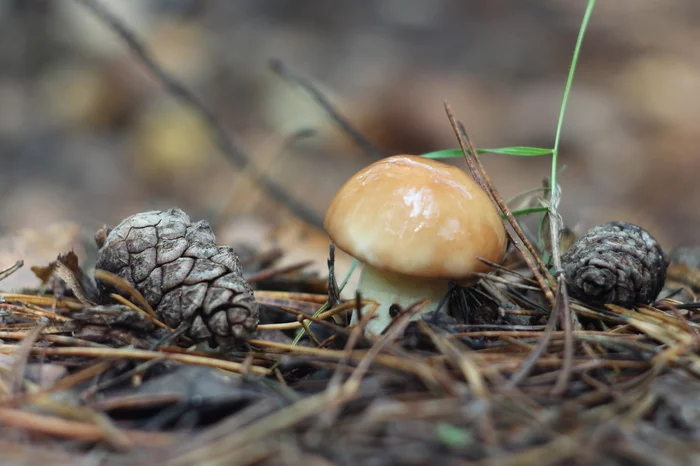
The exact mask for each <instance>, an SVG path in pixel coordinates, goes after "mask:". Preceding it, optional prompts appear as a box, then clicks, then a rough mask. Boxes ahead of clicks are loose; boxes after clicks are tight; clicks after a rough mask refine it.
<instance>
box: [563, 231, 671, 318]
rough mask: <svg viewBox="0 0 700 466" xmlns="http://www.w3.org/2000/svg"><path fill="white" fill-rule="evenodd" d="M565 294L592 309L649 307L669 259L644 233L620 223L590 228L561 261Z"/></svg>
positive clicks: (657, 244)
mask: <svg viewBox="0 0 700 466" xmlns="http://www.w3.org/2000/svg"><path fill="white" fill-rule="evenodd" d="M562 267H563V268H564V273H565V276H566V281H567V284H568V285H569V293H570V294H571V295H572V296H573V297H575V298H577V299H580V300H581V301H583V302H585V303H588V304H591V305H602V304H618V305H620V306H625V307H631V306H633V305H635V304H649V303H651V302H652V301H654V299H656V297H657V296H658V294H659V292H660V291H661V288H662V287H663V285H664V281H665V280H666V269H667V268H668V259H667V258H666V256H665V255H664V252H663V250H662V249H661V246H659V243H658V242H657V241H656V240H655V239H654V238H653V237H652V236H651V235H650V234H649V233H647V232H646V231H645V230H644V229H642V228H641V227H639V226H637V225H633V224H631V223H625V222H609V223H604V224H602V225H598V226H596V227H593V228H591V229H590V230H588V232H587V233H586V234H585V235H583V236H582V237H581V238H579V239H578V240H577V241H576V242H575V243H574V244H573V246H571V249H569V251H567V252H566V254H564V255H563V256H562Z"/></svg>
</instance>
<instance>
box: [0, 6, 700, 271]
mask: <svg viewBox="0 0 700 466" xmlns="http://www.w3.org/2000/svg"><path fill="white" fill-rule="evenodd" d="M102 4H103V5H105V6H107V7H108V8H109V9H110V10H111V11H112V12H113V13H114V14H115V15H116V16H117V17H118V18H120V19H121V20H122V21H123V22H124V23H125V24H127V25H129V27H130V28H132V29H133V31H134V32H135V33H136V34H137V35H138V36H139V38H140V39H141V40H142V41H143V43H144V44H145V45H146V47H147V48H148V49H149V50H150V51H151V52H152V53H153V55H154V56H155V58H156V60H157V61H158V62H159V63H160V64H161V65H162V66H163V68H164V69H166V70H167V71H168V72H169V73H171V74H172V75H173V76H175V77H177V79H178V80H180V81H182V82H183V83H184V84H186V86H187V87H188V88H189V89H191V90H192V91H193V92H194V93H195V94H196V95H197V96H198V97H199V98H200V99H201V101H202V102H203V103H204V104H205V105H206V106H207V107H208V108H209V109H210V110H211V111H212V112H213V113H214V114H216V115H217V117H218V118H219V119H220V121H221V122H222V124H223V125H224V126H225V127H226V128H227V130H228V131H229V132H230V134H231V135H232V137H234V138H235V140H236V141H237V143H238V144H239V145H240V146H241V147H242V148H243V149H244V150H245V152H246V153H247V154H248V155H249V156H250V157H251V159H252V160H253V161H254V163H255V164H256V166H257V167H259V168H260V169H262V170H264V171H265V172H266V173H267V174H268V175H269V176H270V177H271V178H274V179H276V180H278V182H279V183H280V184H282V185H283V186H285V187H286V189H288V190H289V192H290V193H291V194H292V195H294V196H295V197H296V198H298V199H300V200H301V201H303V202H304V203H305V204H306V205H307V206H308V207H309V208H311V209H313V210H314V211H315V212H317V213H318V215H319V216H322V215H323V213H324V211H325V208H326V207H327V205H328V203H329V202H330V199H331V197H332V195H333V194H334V193H335V191H336V190H337V189H338V188H339V187H340V186H341V184H342V183H343V182H344V181H345V180H346V179H347V178H348V177H349V176H350V175H351V174H353V173H354V172H355V171H357V170H358V169H360V168H361V167H363V166H365V165H367V164H369V163H371V162H372V161H373V160H374V158H373V156H372V155H370V154H367V153H364V152H363V151H362V150H360V149H358V147H357V146H355V145H354V144H353V143H352V142H351V140H350V139H349V138H348V137H347V135H346V134H344V133H343V132H341V131H340V130H339V129H338V127H337V125H335V124H334V123H333V121H331V120H330V119H329V118H328V117H327V116H326V114H325V113H324V112H323V111H322V110H321V109H320V108H319V107H318V105H316V104H315V103H314V102H313V100H312V99H311V98H309V96H308V94H307V93H305V92H304V91H303V90H301V89H300V88H299V87H298V86H294V85H290V83H289V82H287V81H285V80H283V79H282V78H280V77H279V76H278V75H276V74H275V73H273V72H272V71H271V70H270V66H269V63H270V60H271V59H280V60H282V61H283V62H284V63H285V64H286V66H287V67H289V68H290V69H291V70H293V71H294V72H295V73H296V74H298V75H300V76H303V77H305V78H307V79H310V80H311V81H312V82H313V83H314V85H315V86H317V87H318V89H320V90H321V91H322V92H323V93H324V94H325V95H326V96H327V97H328V98H329V99H330V100H331V101H332V102H333V104H334V105H335V106H336V107H337V109H338V110H339V111H340V112H341V113H342V114H343V115H344V116H345V117H346V118H347V119H348V120H349V121H350V122H351V123H352V124H354V125H355V126H356V127H357V128H358V129H359V131H360V132H361V133H362V134H363V135H365V136H366V137H367V138H368V139H369V140H371V141H372V143H373V144H374V145H375V146H376V147H378V148H379V149H380V150H381V151H382V152H383V153H385V154H387V155H389V154H395V153H411V154H419V153H424V152H429V151H435V150H440V149H446V148H453V147H456V146H457V144H456V140H455V138H454V135H453V133H452V130H451V128H450V125H449V123H448V121H447V118H446V117H445V114H444V110H443V101H444V100H447V101H449V103H450V104H451V106H452V108H453V110H454V112H455V114H456V115H457V117H458V118H459V119H461V120H462V121H463V122H464V124H465V125H466V127H467V130H468V131H469V132H470V135H471V136H472V138H473V139H474V141H475V143H476V145H477V146H478V147H502V146H509V145H532V146H540V147H551V146H552V143H553V138H554V131H555V125H556V120H557V116H558V112H559V105H560V100H561V96H562V91H563V87H564V82H565V79H566V74H567V70H568V65H569V62H570V58H571V53H572V50H573V46H574V42H575V39H576V35H577V33H578V27H579V23H580V20H581V18H582V15H583V12H584V9H585V6H586V2H585V0H576V1H573V0H536V1H535V0H532V1H525V0H470V1H465V0H371V1H370V0H367V1H355V0H334V1H332V2H329V1H325V0H268V1H259V0H235V1H226V0H209V1H206V0H119V1H109V2H108V1H105V0H103V1H102ZM307 130H312V131H313V135H309V134H305V135H306V137H296V138H295V134H297V133H299V132H300V131H302V132H303V133H302V134H304V133H308V132H307ZM210 136H211V135H210V133H209V129H208V128H207V126H206V125H205V124H203V123H202V121H201V120H200V119H199V116H198V114H197V113H195V112H193V111H192V109H191V108H189V107H186V106H183V105H181V104H180V103H179V102H178V101H177V100H176V99H174V98H173V96H172V95H170V94H168V93H167V92H166V91H165V90H164V88H163V86H162V85H161V83H160V82H159V81H157V80H155V79H154V78H153V77H152V75H151V74H149V72H148V71H147V70H146V69H145V68H144V66H143V65H142V64H141V63H140V62H139V61H138V60H137V59H136V58H135V56H134V55H133V54H132V52H131V51H130V50H129V49H128V48H127V46H126V45H125V44H124V42H123V41H122V40H121V39H119V38H118V37H117V36H116V35H115V34H114V32H113V31H112V30H110V29H109V28H108V27H107V26H106V25H105V24H104V23H103V22H101V21H99V20H97V19H96V18H95V17H94V16H93V15H92V14H91V13H90V12H89V11H87V10H86V9H85V8H84V7H83V6H82V5H80V4H79V3H78V2H75V1H73V0H2V1H0V232H1V233H2V234H3V235H7V234H10V233H11V232H15V231H18V230H20V229H26V228H32V229H34V230H35V231H39V232H40V233H42V234H50V235H58V234H59V233H57V232H61V231H65V229H61V227H56V225H57V224H58V225H61V224H64V223H70V224H72V225H73V226H75V227H76V228H77V229H78V230H81V229H85V231H94V230H95V229H96V228H98V227H100V226H101V225H103V224H108V225H114V224H116V223H118V222H119V221H120V220H121V219H122V218H124V217H126V216H128V215H131V214H133V213H136V212H139V211H143V210H149V209H153V208H167V207H171V206H179V207H181V208H183V209H185V210H186V211H187V212H188V213H189V214H190V215H191V217H192V218H193V219H207V220H209V221H211V222H212V223H213V224H214V225H215V227H216V230H217V233H218V234H219V235H221V236H220V239H221V240H222V242H228V241H234V240H235V238H236V237H240V236H245V235H249V236H251V237H252V236H255V235H257V234H258V233H260V234H262V233H261V232H263V230H264V231H268V230H265V228H268V227H274V226H279V225H280V224H282V223H284V222H287V221H288V220H289V214H288V213H287V211H286V210H285V209H284V208H283V207H281V206H280V205H279V204H278V203H276V202H274V201H271V200H270V199H268V198H266V197H265V196H264V195H261V193H260V192H259V190H258V189H257V188H256V184H255V183H254V182H251V180H250V179H247V178H246V177H245V176H243V175H241V171H240V170H239V169H238V168H237V167H236V166H234V165H233V164H232V163H231V162H230V160H228V159H227V158H226V157H225V156H223V155H222V154H221V153H220V152H219V150H218V148H217V146H216V145H215V143H214V142H213V140H212V138H211V137H210ZM699 146H700V2H697V0H646V1H644V2H639V1H638V0H614V1H600V2H598V5H597V6H596V9H595V11H594V13H593V17H592V20H591V23H590V27H589V30H588V33H587V37H586V40H585V43H584V46H583V50H582V55H581V57H580V63H579V68H578V74H577V76H576V79H575V81H574V87H573V91H572V94H571V98H570V103H569V107H568V112H567V115H566V121H565V125H564V130H563V140H562V146H561V159H560V160H561V164H562V165H566V169H565V171H563V173H562V175H561V177H560V179H559V182H560V184H561V186H562V189H563V199H562V203H561V212H562V214H563V215H564V218H565V220H566V222H567V224H568V225H569V226H571V227H573V228H574V229H575V230H576V231H578V232H582V231H583V230H585V229H586V228H588V227H590V226H592V225H594V224H596V223H601V222H603V221H607V220H627V221H632V222H636V223H638V224H640V225H642V226H645V227H646V228H648V229H649V230H650V231H652V232H653V233H654V234H655V235H656V236H657V237H658V238H659V239H660V240H661V242H662V244H663V245H664V246H665V247H666V248H671V247H674V246H676V245H679V244H687V243H698V242H700V241H699V240H700V235H698V231H700V183H699V182H698V179H699V177H700V157H699V156H698V147H699ZM486 158H487V160H486V163H487V168H488V169H489V170H490V174H491V176H492V178H493V179H494V181H495V182H496V183H497V185H498V187H499V189H500V190H501V192H502V194H503V195H504V197H506V198H509V197H512V196H515V195H516V194H518V193H521V192H523V191H526V190H528V189H531V188H537V187H539V186H541V182H542V178H543V177H545V176H548V175H549V170H550V169H549V164H550V160H549V158H548V157H539V158H515V157H508V156H502V155H490V156H486ZM452 163H456V164H459V165H462V164H463V161H462V160H458V159H456V161H454V162H452ZM243 219H248V220H247V223H246V221H244V220H243ZM261 222H262V223H261ZM261 225H262V226H261ZM51 228H54V229H55V230H51ZM81 231H82V230H81ZM318 238H320V240H319V241H320V243H321V246H319V247H320V250H321V251H324V253H325V248H327V242H324V241H323V236H322V235H321V236H318ZM3 265H9V263H8V264H4V263H3V264H0V266H3Z"/></svg>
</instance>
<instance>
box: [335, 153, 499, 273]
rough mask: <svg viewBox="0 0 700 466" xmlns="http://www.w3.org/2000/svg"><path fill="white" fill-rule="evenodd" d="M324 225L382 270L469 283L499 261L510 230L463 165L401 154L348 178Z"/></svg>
mask: <svg viewBox="0 0 700 466" xmlns="http://www.w3.org/2000/svg"><path fill="white" fill-rule="evenodd" d="M325 228H326V231H327V232H328V234H329V235H330V237H331V239H332V240H333V242H334V243H335V244H336V245H337V246H338V247H339V248H340V249H342V250H343V251H345V252H347V253H348V254H350V255H351V256H353V257H356V258H357V259H359V260H360V261H362V262H364V263H367V264H370V265H372V266H374V267H376V268H378V269H382V270H386V271H390V272H395V273H399V274H403V275H410V276H414V277H424V278H440V279H452V280H464V279H467V278H469V276H470V275H471V274H472V273H474V272H485V271H487V270H488V269H489V267H488V266H486V265H485V264H484V263H483V262H481V261H479V260H478V259H477V257H483V258H484V259H488V260H490V261H493V262H500V261H501V260H502V258H503V254H504V252H505V247H506V232H505V229H504V226H503V222H502V221H501V218H500V215H499V214H498V211H497V210H496V208H495V207H494V205H493V203H492V202H491V200H490V199H489V197H488V195H487V194H486V193H485V192H484V191H483V190H482V189H481V187H479V185H478V184H477V183H476V182H475V181H474V180H473V179H472V178H471V177H470V176H469V175H467V174H466V173H464V172H463V171H462V170H460V169H458V168H456V167H453V166H451V165H447V164H444V163H442V162H438V161H435V160H431V159H426V158H424V157H417V156H413V155H396V156H393V157H387V158H385V159H382V160H379V161H377V162H375V163H373V164H372V165H369V166H368V167H366V168H364V169H362V170H361V171H359V172H358V173H357V174H355V175H354V176H353V177H352V178H350V179H349V180H348V181H347V182H346V183H345V185H343V187H341V188H340V190H339V191H338V193H337V194H336V195H335V197H334V198H333V200H332V201H331V204H330V207H329V208H328V212H327V213H326V218H325Z"/></svg>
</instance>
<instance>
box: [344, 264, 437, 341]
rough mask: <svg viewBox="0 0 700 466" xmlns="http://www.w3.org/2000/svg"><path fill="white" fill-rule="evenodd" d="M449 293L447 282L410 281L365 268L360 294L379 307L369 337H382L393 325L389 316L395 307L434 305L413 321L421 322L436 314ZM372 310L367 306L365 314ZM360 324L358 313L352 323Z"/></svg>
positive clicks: (360, 282) (366, 328)
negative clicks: (420, 304) (430, 313)
mask: <svg viewBox="0 0 700 466" xmlns="http://www.w3.org/2000/svg"><path fill="white" fill-rule="evenodd" d="M448 289H449V285H448V282H447V280H436V279H426V278H417V277H410V276H408V275H401V274H398V273H393V272H386V271H383V270H379V269H377V268H375V267H372V266H371V265H368V264H364V266H363V268H362V273H361V274H360V281H359V283H358V285H357V291H359V292H360V294H361V295H362V298H363V299H371V300H374V301H376V302H377V303H378V304H379V307H378V308H377V309H376V311H374V313H373V317H372V319H371V320H370V321H369V322H368V323H367V326H366V327H365V335H367V336H378V335H380V334H381V333H382V331H384V329H385V328H386V327H387V326H388V325H389V324H390V323H391V321H392V317H391V315H389V308H390V307H391V305H392V304H397V305H399V306H400V307H401V309H406V308H408V307H409V306H410V305H412V304H414V303H416V302H417V301H419V300H422V299H426V298H428V299H429V300H430V302H428V304H427V305H426V306H425V307H424V308H423V310H422V311H421V312H419V313H418V314H416V315H415V316H414V317H413V319H414V320H415V319H418V318H420V316H421V314H425V313H428V312H432V311H434V310H435V309H436V308H437V306H438V305H439V303H440V301H441V300H442V299H443V298H444V297H445V294H446V293H447V291H448ZM370 310H371V308H370V307H369V306H365V307H364V309H363V313H364V312H369V311H370ZM357 322H358V315H357V311H355V312H353V315H352V320H351V323H353V324H356V323H357Z"/></svg>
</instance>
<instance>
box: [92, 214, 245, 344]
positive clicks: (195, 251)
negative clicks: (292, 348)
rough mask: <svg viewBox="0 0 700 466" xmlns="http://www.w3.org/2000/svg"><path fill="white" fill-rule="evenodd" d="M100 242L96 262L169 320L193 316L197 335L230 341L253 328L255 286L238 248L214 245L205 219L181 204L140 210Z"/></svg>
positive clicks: (190, 320)
mask: <svg viewBox="0 0 700 466" xmlns="http://www.w3.org/2000/svg"><path fill="white" fill-rule="evenodd" d="M97 237H99V236H98V235H96V238H97ZM98 243H102V244H101V245H100V251H99V255H98V259H97V264H96V268H98V269H104V270H107V271H109V272H112V273H114V274H117V275H119V276H120V277H121V278H123V279H125V280H126V281H128V282H129V283H130V284H132V285H133V286H135V287H136V288H137V289H138V290H139V291H140V292H141V293H142V294H143V296H144V297H145V298H146V300H147V301H148V302H149V304H150V305H151V306H152V307H153V309H154V310H155V312H156V313H157V314H158V316H159V318H160V319H162V320H163V322H165V323H166V324H167V325H169V326H170V327H173V328H176V327H178V326H179V325H180V324H181V323H183V322H186V323H189V325H190V326H189V329H188V331H187V333H186V334H187V335H188V336H189V337H190V338H192V339H193V340H195V341H197V342H201V341H208V342H209V343H210V344H211V345H213V346H216V345H222V346H233V345H236V344H239V343H241V342H243V341H245V340H246V339H247V338H248V337H249V335H250V334H251V333H252V332H254V331H255V328H256V326H257V324H258V304H257V303H256V302H255V299H254V297H253V291H252V289H251V287H250V285H249V284H248V282H246V281H245V279H244V278H243V277H242V276H241V267H240V264H239V261H238V257H237V256H236V254H235V253H234V251H233V249H232V248H230V247H228V246H217V245H216V238H215V237H214V232H213V231H212V229H211V227H210V226H209V224H208V223H207V222H205V221H200V222H197V223H192V222H191V221H190V218H189V217H188V216H187V214H185V213H184V212H183V211H182V210H180V209H170V210H168V211H151V212H143V213H140V214H136V215H133V216H131V217H129V218H127V219H125V220H123V221H122V222H121V223H120V224H119V225H118V226H117V227H115V228H114V229H113V230H111V231H109V232H108V234H107V235H106V237H105V236H104V235H101V237H100V240H98ZM101 291H102V293H103V294H104V293H105V292H106V291H107V290H105V289H102V290H101Z"/></svg>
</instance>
